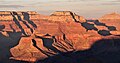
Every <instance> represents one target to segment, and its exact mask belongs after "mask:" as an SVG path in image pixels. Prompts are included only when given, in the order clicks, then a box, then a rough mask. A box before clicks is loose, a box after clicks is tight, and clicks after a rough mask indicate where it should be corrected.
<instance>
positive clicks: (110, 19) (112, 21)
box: [98, 13, 120, 35]
mask: <svg viewBox="0 0 120 63" xmlns="http://www.w3.org/2000/svg"><path fill="white" fill-rule="evenodd" d="M98 20H99V21H100V22H102V23H105V24H106V25H108V28H109V29H111V30H113V31H110V33H111V34H114V35H119V33H120V27H119V26H120V24H119V21H120V14H118V13H110V14H106V15H104V16H102V17H101V18H99V19H98ZM115 28H116V30H115Z"/></svg>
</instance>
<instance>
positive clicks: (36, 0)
mask: <svg viewBox="0 0 120 63" xmlns="http://www.w3.org/2000/svg"><path fill="white" fill-rule="evenodd" d="M119 7H120V0H106V1H104V0H91V1H90V0H41V1H40V0H0V11H37V12H39V13H40V14H45V15H50V14H51V13H52V12H55V11H72V12H74V13H76V14H78V15H80V16H84V17H85V18H99V17H101V16H102V15H104V14H107V13H112V12H118V13H120V11H119V10H120V8H119Z"/></svg>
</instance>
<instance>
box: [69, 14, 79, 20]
mask: <svg viewBox="0 0 120 63" xmlns="http://www.w3.org/2000/svg"><path fill="white" fill-rule="evenodd" d="M70 14H71V16H72V18H73V19H74V21H75V22H79V21H77V20H76V18H75V16H74V14H73V13H72V12H70Z"/></svg>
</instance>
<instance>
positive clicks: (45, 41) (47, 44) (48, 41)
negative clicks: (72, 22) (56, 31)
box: [37, 36, 61, 53]
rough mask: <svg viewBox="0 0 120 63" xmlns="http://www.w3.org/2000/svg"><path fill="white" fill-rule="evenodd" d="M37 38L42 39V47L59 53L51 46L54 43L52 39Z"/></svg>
mask: <svg viewBox="0 0 120 63" xmlns="http://www.w3.org/2000/svg"><path fill="white" fill-rule="evenodd" d="M37 38H40V39H42V42H43V46H44V47H46V48H47V49H48V50H52V51H54V52H56V53H61V52H60V51H59V50H58V49H56V48H55V47H54V46H53V45H52V44H53V43H54V38H43V37H40V36H38V37H37Z"/></svg>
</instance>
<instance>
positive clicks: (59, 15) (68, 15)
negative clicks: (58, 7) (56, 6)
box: [48, 11, 85, 22]
mask: <svg viewBox="0 0 120 63" xmlns="http://www.w3.org/2000/svg"><path fill="white" fill-rule="evenodd" d="M48 20H51V21H57V22H85V19H84V18H83V17H82V16H78V15H76V14H75V13H73V12H71V11H56V12H54V13H53V14H51V15H50V17H49V18H48Z"/></svg>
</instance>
